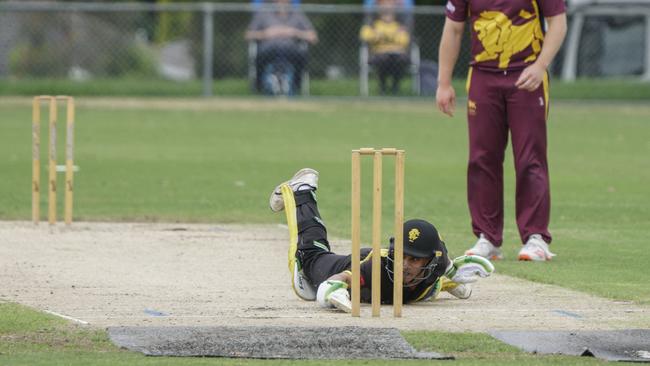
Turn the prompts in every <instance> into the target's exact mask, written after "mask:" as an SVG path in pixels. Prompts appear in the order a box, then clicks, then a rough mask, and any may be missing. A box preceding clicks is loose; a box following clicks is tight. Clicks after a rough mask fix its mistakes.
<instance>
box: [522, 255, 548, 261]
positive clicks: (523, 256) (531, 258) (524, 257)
mask: <svg viewBox="0 0 650 366" xmlns="http://www.w3.org/2000/svg"><path fill="white" fill-rule="evenodd" d="M518 259H519V260H520V261H524V262H547V261H550V260H551V258H545V259H533V257H531V256H529V255H528V254H519V257H518Z"/></svg>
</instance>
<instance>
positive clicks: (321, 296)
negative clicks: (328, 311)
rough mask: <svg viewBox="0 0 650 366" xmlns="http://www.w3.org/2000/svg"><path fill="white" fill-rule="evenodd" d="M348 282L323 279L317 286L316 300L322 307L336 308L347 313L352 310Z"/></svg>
mask: <svg viewBox="0 0 650 366" xmlns="http://www.w3.org/2000/svg"><path fill="white" fill-rule="evenodd" d="M347 288H348V284H347V283H345V282H343V281H331V280H328V281H323V282H322V283H321V284H320V286H318V292H317V293H316V301H318V304H319V305H320V306H322V307H324V308H334V307H335V308H337V309H339V310H343V311H345V312H347V313H349V312H351V311H352V302H351V301H350V294H349V293H348V290H347Z"/></svg>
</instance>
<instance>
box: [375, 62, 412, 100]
mask: <svg viewBox="0 0 650 366" xmlns="http://www.w3.org/2000/svg"><path fill="white" fill-rule="evenodd" d="M370 64H371V65H373V66H374V67H375V70H376V71H377V76H379V90H380V92H381V94H386V93H387V82H388V79H389V78H392V79H393V80H392V85H391V88H390V92H391V93H392V94H397V92H399V83H400V81H401V80H402V77H403V76H404V72H405V71H406V67H407V66H408V64H409V60H408V57H406V55H403V54H400V53H380V54H377V55H374V56H372V58H371V59H370Z"/></svg>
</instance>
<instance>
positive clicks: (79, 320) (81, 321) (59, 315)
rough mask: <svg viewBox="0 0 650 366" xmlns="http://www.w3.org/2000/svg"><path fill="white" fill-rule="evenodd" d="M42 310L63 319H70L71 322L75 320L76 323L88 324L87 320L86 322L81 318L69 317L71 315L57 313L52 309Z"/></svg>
mask: <svg viewBox="0 0 650 366" xmlns="http://www.w3.org/2000/svg"><path fill="white" fill-rule="evenodd" d="M43 312H44V313H48V314H51V315H54V316H58V317H60V318H63V319H67V320H72V321H73V322H77V323H79V324H83V325H88V322H87V321H83V320H81V319H77V318H73V317H71V316H67V315H63V314H59V313H57V312H55V311H52V310H43Z"/></svg>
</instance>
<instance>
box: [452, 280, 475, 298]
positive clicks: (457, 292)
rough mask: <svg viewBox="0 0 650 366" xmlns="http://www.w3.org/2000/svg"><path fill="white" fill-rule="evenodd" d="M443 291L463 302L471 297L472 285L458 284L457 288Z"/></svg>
mask: <svg viewBox="0 0 650 366" xmlns="http://www.w3.org/2000/svg"><path fill="white" fill-rule="evenodd" d="M445 291H447V292H449V293H450V294H452V295H453V296H455V297H457V298H459V299H461V300H465V299H469V297H470V296H472V285H471V284H469V283H459V284H458V286H456V287H454V288H451V289H446V290H445Z"/></svg>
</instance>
